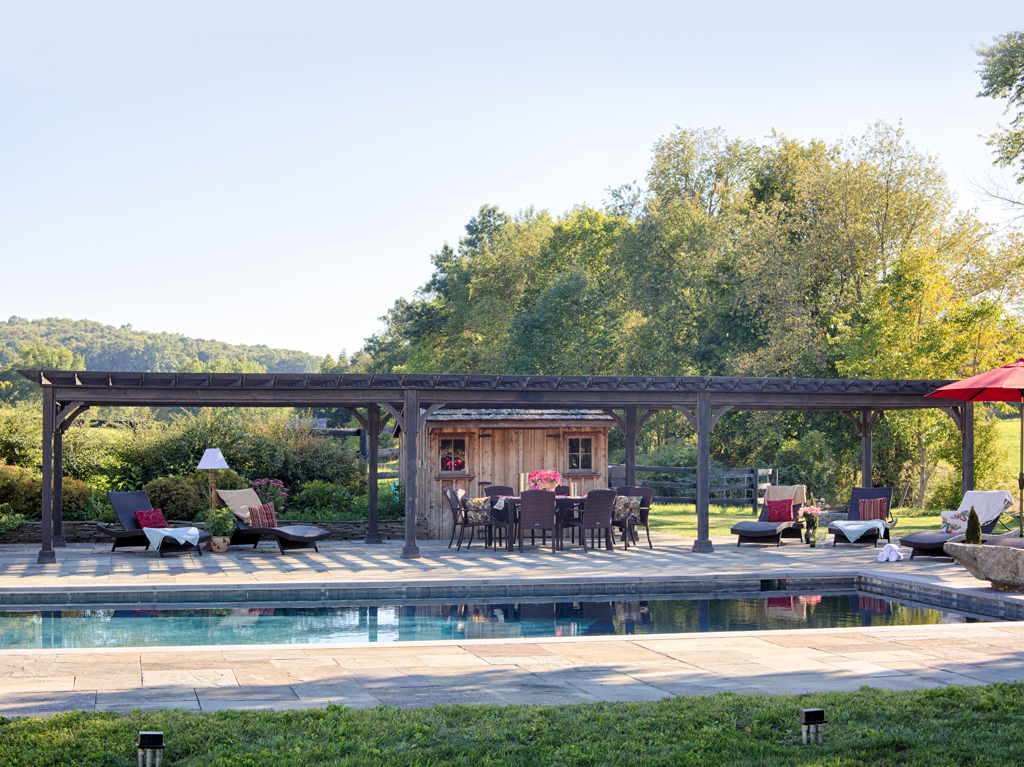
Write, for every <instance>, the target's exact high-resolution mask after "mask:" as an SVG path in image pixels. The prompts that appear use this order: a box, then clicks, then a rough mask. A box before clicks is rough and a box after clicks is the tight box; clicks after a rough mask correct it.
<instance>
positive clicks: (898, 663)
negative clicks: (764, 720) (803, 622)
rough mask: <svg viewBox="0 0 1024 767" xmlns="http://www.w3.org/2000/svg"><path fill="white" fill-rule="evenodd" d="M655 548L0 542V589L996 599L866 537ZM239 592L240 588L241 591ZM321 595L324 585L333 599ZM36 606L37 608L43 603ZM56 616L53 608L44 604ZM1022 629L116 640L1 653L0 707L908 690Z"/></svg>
mask: <svg viewBox="0 0 1024 767" xmlns="http://www.w3.org/2000/svg"><path fill="white" fill-rule="evenodd" d="M653 537H654V544H655V548H654V549H653V550H649V549H647V548H646V546H642V547H637V548H630V549H629V550H628V551H624V550H622V549H621V548H619V549H617V550H615V551H612V552H606V551H603V550H599V551H594V552H591V553H589V554H586V555H584V554H583V553H582V551H581V550H580V549H579V548H578V547H567V549H566V550H565V551H563V552H560V553H558V554H557V555H552V554H551V553H550V551H549V550H548V549H542V548H541V547H539V546H538V547H536V548H534V547H527V550H526V551H525V552H524V553H523V554H519V553H518V552H512V553H509V552H506V551H504V550H499V551H497V552H495V551H492V550H488V549H485V548H484V547H482V546H480V547H478V545H477V544H474V546H473V548H472V549H470V550H469V551H467V550H466V549H465V547H463V550H462V551H461V552H456V551H455V549H454V548H452V549H448V548H447V546H446V544H445V543H444V542H437V541H427V542H422V543H421V551H422V554H423V557H422V558H421V559H418V560H403V559H401V558H400V557H399V553H400V551H401V543H400V542H387V543H385V544H383V545H381V546H365V545H363V544H360V543H351V542H328V544H327V545H321V551H320V552H319V553H316V552H311V553H299V554H295V555H288V556H282V555H280V554H278V553H276V549H274V548H273V547H272V546H268V547H266V548H261V549H258V550H252V549H232V550H231V552H230V553H229V554H221V555H214V554H210V553H207V554H204V555H203V556H201V557H200V556H196V555H194V554H193V555H182V556H177V557H167V558H164V559H161V558H160V557H159V556H157V555H156V554H154V553H152V552H147V553H132V552H121V551H119V552H117V553H111V552H110V551H109V547H108V546H106V545H97V546H93V545H86V544H83V545H72V546H68V547H67V548H65V549H58V550H57V557H58V562H57V563H56V564H54V565H46V566H44V565H38V564H36V563H35V558H36V555H37V553H38V547H29V546H3V547H0V594H2V595H3V596H2V597H0V601H3V602H5V603H7V604H11V603H12V602H21V603H25V602H26V601H31V600H33V599H36V600H38V599H40V598H41V597H45V598H46V601H48V602H50V603H51V604H52V603H53V602H54V600H58V601H64V602H66V603H67V604H76V603H78V604H80V603H81V601H82V600H92V601H93V602H94V603H99V602H102V601H103V600H107V601H110V602H113V601H119V602H120V603H122V604H123V603H132V604H137V603H140V602H158V601H160V600H161V599H165V600H166V599H169V598H170V597H171V596H174V595H177V596H178V597H180V596H181V595H182V594H187V595H191V597H193V598H196V599H197V600H201V601H203V602H205V603H207V606H209V604H211V603H212V604H221V603H222V602H218V601H217V600H224V601H230V600H231V599H232V598H233V599H234V600H235V601H241V600H242V599H244V598H247V597H251V596H252V595H254V594H255V595H259V596H260V597H261V598H264V599H266V598H268V597H267V595H271V596H272V595H273V594H274V593H275V592H277V593H281V596H280V597H279V598H282V599H283V598H285V596H284V594H283V592H285V591H287V592H288V594H289V595H294V594H295V593H296V591H298V592H303V593H308V594H318V593H321V594H323V593H330V594H331V595H332V598H344V597H346V596H347V597H351V598H358V597H359V596H360V595H362V596H363V597H364V598H365V596H366V595H370V594H375V595H388V596H389V597H391V598H401V597H402V595H405V596H407V597H409V596H419V595H421V594H422V593H423V592H424V590H426V591H430V590H431V589H433V590H436V591H438V592H441V591H444V590H447V592H449V593H455V592H459V593H462V592H465V593H467V594H472V593H473V592H474V591H475V590H483V589H514V590H516V592H517V593H529V592H530V590H536V593H538V594H540V593H542V592H544V593H548V592H554V591H558V592H564V593H576V594H581V593H599V592H600V589H601V588H603V587H605V586H608V587H609V588H611V587H613V586H614V587H616V588H618V587H621V586H622V584H623V583H636V584H640V586H641V587H647V586H649V587H651V588H652V589H653V588H658V589H661V590H666V589H669V588H670V587H672V588H675V590H677V591H682V590H686V587H687V586H688V585H695V586H696V588H698V590H699V589H700V588H703V587H705V586H706V585H707V584H708V583H713V584H721V583H723V582H734V583H736V584H742V583H747V584H749V583H750V582H751V581H752V579H767V580H768V582H769V583H771V582H772V581H775V580H779V581H783V582H789V581H792V582H796V583H801V584H806V583H814V582H816V581H820V580H821V579H824V578H835V577H837V576H843V575H846V576H849V577H860V578H862V579H864V578H867V579H873V578H877V577H882V578H885V579H887V580H890V581H892V582H894V583H896V584H898V585H899V586H900V588H902V589H904V590H905V591H906V592H907V593H911V594H913V593H917V592H921V593H924V592H926V591H930V592H931V593H937V594H942V595H944V597H945V598H948V599H950V600H966V601H970V600H972V599H974V600H978V599H982V600H990V599H995V600H1002V601H1001V604H1005V605H1006V606H1007V609H1012V610H1018V611H1019V609H1020V607H1021V605H1022V604H1024V602H1022V600H1024V597H1022V596H1021V595H1008V594H998V593H996V592H994V591H993V590H991V589H989V588H987V586H986V585H985V584H983V583H982V582H980V581H977V580H975V579H974V578H973V577H971V576H970V575H968V574H967V573H966V571H965V570H964V569H963V568H962V567H960V566H959V565H954V564H952V563H951V562H950V560H948V559H940V558H935V559H932V558H923V559H916V560H914V561H913V562H910V561H909V559H904V560H903V561H902V562H898V563H879V562H878V561H877V560H876V555H877V553H878V551H879V549H872V548H870V547H866V548H865V547H860V546H858V547H851V546H839V547H836V548H832V547H831V546H826V547H821V548H816V549H810V548H808V547H807V546H805V545H802V544H799V543H796V542H792V543H789V544H787V545H784V546H782V547H780V548H775V547H760V546H743V547H740V548H737V547H736V545H735V538H732V537H722V538H716V539H714V543H715V551H714V552H712V553H705V554H694V553H692V552H691V551H690V546H691V544H692V539H689V538H681V537H677V536H671V535H664V534H662V535H655V536H653ZM243 593H244V595H243ZM338 595H341V597H339V596H338ZM50 609H54V608H53V607H51V608H50ZM57 609H59V608H57ZM1022 641H1024V623H1022V622H1016V621H1013V622H996V623H985V624H937V625H928V626H907V627H864V628H849V629H820V630H794V631H762V632H733V633H728V634H714V633H702V634H685V635H664V634H662V635H646V636H643V635H637V636H635V637H633V638H630V639H625V638H622V637H595V638H571V639H550V640H470V641H460V642H425V643H420V644H415V645H410V644H404V643H403V644H401V645H395V644H389V645H380V646H373V647H366V646H352V645H348V646H345V645H340V646H324V645H317V646H315V647H309V648H305V649H303V648H297V647H296V646H294V645H291V646H260V647H199V648H189V649H187V650H184V649H180V648H147V649H141V650H139V649H132V650H111V651H109V652H102V651H96V650H74V649H72V650H40V651H33V652H26V651H16V650H6V649H0V693H2V695H0V715H2V716H15V715H39V714H49V713H54V712H57V711H66V710H72V709H87V710H103V711H109V710H113V711H128V710H131V709H133V708H140V709H160V708H183V709H189V710H194V711H216V710H220V709H225V708H273V709H282V708H302V707H324V706H326V705H327V704H328V702H331V703H335V704H344V705H346V706H352V707H356V706H376V705H378V704H380V703H386V704H389V705H395V706H401V707H415V706H429V705H435V704H439V703H456V702H457V703H494V704H508V703H542V704H556V703H573V702H594V701H619V700H630V701H642V700H656V699H659V698H663V697H669V696H674V695H695V694H706V693H716V692H720V691H723V690H731V691H734V692H761V693H783V692H814V691H820V690H855V689H857V688H858V687H860V686H861V685H870V686H874V687H879V688H886V689H918V688H928V687H936V686H941V685H947V684H986V683H988V682H993V681H1009V680H1017V679H1024V656H1022V655H1021V654H1020V653H1019V651H1018V647H1019V646H1020V645H1021V643H1022Z"/></svg>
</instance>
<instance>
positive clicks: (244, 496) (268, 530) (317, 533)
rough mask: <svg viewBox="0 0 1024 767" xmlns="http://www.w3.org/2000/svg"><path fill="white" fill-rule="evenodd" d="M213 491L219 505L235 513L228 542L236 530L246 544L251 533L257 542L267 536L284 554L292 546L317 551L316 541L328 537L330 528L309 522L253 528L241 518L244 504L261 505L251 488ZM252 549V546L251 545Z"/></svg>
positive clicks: (244, 515) (244, 510)
mask: <svg viewBox="0 0 1024 767" xmlns="http://www.w3.org/2000/svg"><path fill="white" fill-rule="evenodd" d="M214 494H215V496H216V500H217V501H218V502H219V504H220V505H221V506H227V507H228V508H229V509H231V512H232V513H233V514H234V515H235V525H236V526H237V527H238V530H236V531H235V534H234V535H233V536H232V537H231V542H232V543H235V540H236V536H238V533H239V532H241V533H242V534H243V535H244V536H245V537H246V538H247V540H246V541H245V543H249V540H248V539H251V538H252V537H253V536H255V541H256V543H259V539H260V538H261V537H262V536H264V535H268V536H270V537H272V538H273V539H274V540H276V541H277V546H278V548H279V549H280V550H281V553H282V554H284V553H285V552H286V551H294V550H296V549H313V550H314V551H319V550H320V549H319V548H318V547H317V545H316V542H317V541H322V540H324V539H325V538H330V537H331V533H330V531H328V530H324V529H323V528H320V527H313V526H312V525H283V526H279V527H253V526H252V525H250V524H248V523H247V522H245V520H244V518H245V517H246V516H247V515H246V510H247V509H248V507H249V506H261V505H262V502H261V501H260V497H259V496H258V495H256V491H255V490H253V489H252V488H251V487H247V488H245V489H244V490H217V491H215V493H214ZM253 548H255V545H254V546H253Z"/></svg>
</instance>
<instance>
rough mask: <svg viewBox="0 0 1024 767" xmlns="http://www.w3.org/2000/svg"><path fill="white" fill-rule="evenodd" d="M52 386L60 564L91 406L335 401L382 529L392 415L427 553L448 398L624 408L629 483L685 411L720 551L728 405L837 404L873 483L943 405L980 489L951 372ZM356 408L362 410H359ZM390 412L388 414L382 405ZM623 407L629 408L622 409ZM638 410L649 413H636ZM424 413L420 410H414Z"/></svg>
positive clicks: (48, 473)
mask: <svg viewBox="0 0 1024 767" xmlns="http://www.w3.org/2000/svg"><path fill="white" fill-rule="evenodd" d="M19 372H20V373H21V374H22V375H23V376H25V377H26V378H28V379H30V380H32V381H35V382H36V383H38V384H40V385H41V386H42V388H43V429H44V435H43V498H42V504H43V509H42V515H43V535H42V541H41V544H42V547H41V550H40V552H39V562H54V561H56V557H55V554H54V551H53V547H54V546H58V547H59V546H62V545H64V539H63V535H62V508H61V507H62V482H63V478H62V471H61V467H62V461H63V439H62V438H63V434H64V432H65V431H66V430H67V428H68V426H70V425H71V423H73V422H74V420H75V418H77V416H78V415H80V414H81V413H82V412H84V411H85V410H87V409H88V408H90V407H96V406H103V405H108V406H134V407H168V406H180V407H299V408H308V407H337V408H343V409H345V410H347V411H348V412H350V413H352V414H353V415H355V416H356V419H357V420H358V421H359V422H360V425H362V426H363V428H364V429H366V430H367V433H368V436H369V440H370V485H371V486H370V499H369V501H370V527H369V532H368V533H367V538H366V542H367V543H379V542H380V535H379V533H378V532H377V503H376V501H377V498H376V495H377V493H376V482H375V481H373V480H374V479H375V478H376V475H377V471H376V470H377V450H376V447H377V438H378V436H379V434H380V432H381V430H382V429H383V425H384V422H385V421H386V420H388V419H389V418H393V419H394V420H395V422H396V423H398V424H399V427H400V428H401V429H402V431H403V433H404V435H405V437H406V438H407V439H408V444H407V447H406V455H405V458H406V463H407V466H406V478H407V488H406V526H405V527H406V540H405V547H404V548H403V550H402V556H403V557H407V558H410V557H417V556H419V548H418V546H417V542H416V512H417V509H416V476H417V471H416V467H417V459H418V456H417V455H416V437H417V435H418V434H419V432H420V430H422V429H423V428H425V422H426V419H427V418H428V417H429V416H430V414H431V413H433V412H434V411H435V410H437V409H438V408H440V407H467V408H488V407H493V408H530V409H544V408H551V409H596V410H604V411H605V412H608V413H610V414H611V415H613V417H614V418H615V420H616V422H617V423H618V424H619V426H620V428H622V430H623V432H625V436H626V484H628V485H633V484H635V482H636V438H637V434H638V433H639V430H640V429H641V428H643V425H644V424H645V423H646V421H647V420H648V419H649V418H651V417H652V416H653V415H654V414H655V413H657V412H659V411H662V410H675V411H677V412H681V413H683V414H684V415H685V416H686V418H687V420H688V421H689V422H690V424H691V425H692V426H693V428H694V430H695V431H696V432H697V455H698V460H697V498H696V505H697V539H696V541H694V545H693V549H694V551H711V550H712V545H711V540H710V538H709V529H710V528H709V518H708V500H709V491H708V484H709V483H708V470H709V437H710V434H711V430H712V429H713V428H714V426H715V424H716V423H717V422H718V420H719V419H720V418H721V417H722V416H723V415H725V414H726V413H728V412H732V411H739V410H759V411H817V412H822V411H835V412H841V413H844V414H846V415H847V416H848V417H849V418H850V420H851V421H853V422H854V424H855V426H856V427H857V430H858V433H859V434H860V437H861V448H862V472H863V482H865V483H867V484H868V485H870V482H871V433H872V429H873V426H874V424H875V423H876V421H877V418H878V417H879V416H880V415H881V414H882V413H884V412H885V411H887V410H916V409H925V408H929V409H934V408H938V409H940V410H942V411H943V412H945V413H947V414H948V415H949V416H950V417H951V418H953V420H954V422H955V423H956V425H957V428H958V429H959V430H960V433H961V437H962V448H963V458H964V461H963V465H964V471H963V486H964V490H965V491H966V490H969V489H973V487H974V428H973V404H972V403H970V402H961V401H959V400H947V399H937V398H925V395H926V394H928V393H930V392H932V391H934V390H935V389H936V388H938V387H939V386H942V385H944V384H946V383H949V382H948V381H919V380H916V381H890V380H863V379H803V378H725V377H675V376H497V375H365V374H357V375H356V374H353V375H350V374H343V375H323V374H308V375H307V374H288V375H285V374H267V373H261V374H240V373H209V374H204V373H100V372H91V371H39V370H21V371H19ZM357 408H365V412H360V411H359V410H357ZM382 409H383V410H384V411H385V415H384V417H383V418H382V417H381V410H382ZM618 411H621V415H620V414H619V412H618ZM639 411H642V413H641V412H639ZM414 413H415V417H410V415H412V414H414Z"/></svg>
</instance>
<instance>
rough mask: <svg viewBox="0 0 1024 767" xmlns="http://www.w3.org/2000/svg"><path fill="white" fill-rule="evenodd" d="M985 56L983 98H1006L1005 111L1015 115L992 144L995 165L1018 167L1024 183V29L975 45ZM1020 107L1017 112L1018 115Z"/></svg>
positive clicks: (982, 69) (980, 53) (998, 133)
mask: <svg viewBox="0 0 1024 767" xmlns="http://www.w3.org/2000/svg"><path fill="white" fill-rule="evenodd" d="M975 51H976V52H977V54H978V56H979V57H980V58H981V69H979V70H978V73H979V74H980V75H981V84H982V89H981V91H980V92H979V93H978V96H980V97H990V98H994V99H1006V111H1005V112H1004V114H1007V115H1011V114H1012V115H1013V116H1012V118H1011V119H1010V125H1009V127H1003V126H1000V129H999V130H998V131H996V132H995V133H993V134H992V135H991V136H990V137H989V139H988V144H989V146H991V147H992V148H993V151H994V153H995V156H996V159H995V164H996V165H998V166H1000V167H1003V168H1014V169H1015V171H1014V172H1015V173H1016V174H1017V175H1016V181H1017V183H1018V184H1024V32H1005V33H1003V34H1001V35H996V36H995V38H993V40H992V42H991V43H989V44H987V45H979V46H977V47H976V48H975ZM1014 110H1016V114H1014Z"/></svg>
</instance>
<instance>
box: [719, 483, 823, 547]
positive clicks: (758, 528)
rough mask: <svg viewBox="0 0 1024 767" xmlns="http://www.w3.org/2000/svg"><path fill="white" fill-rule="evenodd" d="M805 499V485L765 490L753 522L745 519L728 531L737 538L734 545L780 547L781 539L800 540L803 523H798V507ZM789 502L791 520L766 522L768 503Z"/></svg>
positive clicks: (773, 487) (778, 486) (782, 486)
mask: <svg viewBox="0 0 1024 767" xmlns="http://www.w3.org/2000/svg"><path fill="white" fill-rule="evenodd" d="M806 498H807V486H806V485H772V486H771V487H767V488H765V491H764V502H763V503H762V504H761V513H760V515H759V516H758V518H757V521H756V522H755V521H754V520H752V519H749V520H748V519H745V520H743V521H742V522H737V523H736V524H735V525H733V526H732V529H731V530H730V531H729V532H730V533H732V534H733V535H735V536H737V539H736V545H737V546H739V545H740V544H741V543H774V544H775V545H776V546H781V545H782V539H783V538H800V537H801V536H802V535H803V526H804V523H803V522H801V521H799V518H798V517H799V514H800V507H801V506H803V505H804V501H805V499H806ZM781 500H791V501H792V502H793V518H792V519H787V520H784V521H782V522H769V521H768V501H781Z"/></svg>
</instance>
